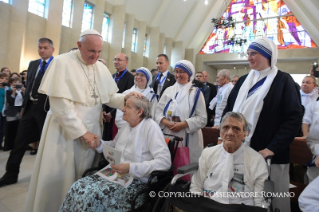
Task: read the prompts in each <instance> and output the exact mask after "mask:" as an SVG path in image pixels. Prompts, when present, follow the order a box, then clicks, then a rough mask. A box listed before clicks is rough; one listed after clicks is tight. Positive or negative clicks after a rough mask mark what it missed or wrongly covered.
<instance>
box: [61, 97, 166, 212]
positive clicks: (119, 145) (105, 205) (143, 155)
mask: <svg viewBox="0 0 319 212" xmlns="http://www.w3.org/2000/svg"><path fill="white" fill-rule="evenodd" d="M123 119H124V120H125V121H126V123H125V124H124V126H123V127H122V128H121V129H120V131H119V132H118V134H117V135H116V136H115V138H114V140H113V141H103V140H101V141H100V140H99V139H95V142H92V143H91V144H90V147H91V148H93V149H96V150H97V151H98V152H102V151H103V145H108V146H110V147H113V148H115V149H116V150H119V151H121V152H122V154H121V161H120V165H110V167H111V168H112V170H113V171H114V172H117V173H118V174H120V175H124V174H129V175H130V176H131V177H133V179H134V180H133V181H132V183H131V184H130V185H129V186H128V187H127V188H124V187H123V186H122V185H119V184H116V183H114V182H111V181H108V180H106V179H104V178H102V177H100V176H99V175H91V176H88V177H85V178H82V179H80V180H78V181H77V182H75V183H74V184H73V185H72V187H71V188H70V190H69V192H68V194H67V196H66V198H65V200H64V202H63V204H62V206H61V208H60V211H61V212H62V211H63V212H65V211H129V210H130V207H131V205H130V204H131V202H132V200H133V197H134V194H135V193H136V192H137V191H139V190H141V189H143V188H146V182H147V180H148V177H149V175H150V174H151V172H152V171H155V170H168V169H169V168H170V166H171V155H170V152H169V150H168V147H167V145H166V143H165V140H164V136H163V133H162V131H161V129H160V128H159V126H158V125H157V124H156V123H155V122H154V121H153V120H152V119H151V118H150V103H149V100H148V99H147V98H145V97H142V98H137V97H135V96H131V97H129V98H128V99H127V101H126V103H125V107H124V108H123ZM142 203H143V198H139V199H138V200H137V205H136V206H137V207H139V206H140V205H141V204H142Z"/></svg>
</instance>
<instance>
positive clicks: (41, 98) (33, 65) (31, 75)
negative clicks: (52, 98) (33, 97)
mask: <svg viewBox="0 0 319 212" xmlns="http://www.w3.org/2000/svg"><path fill="white" fill-rule="evenodd" d="M39 65H40V59H39V60H34V61H31V62H30V64H29V67H28V76H27V84H26V90H25V96H24V101H23V105H22V107H23V108H25V107H26V105H27V104H28V101H29V100H30V93H31V90H32V85H33V82H34V80H35V75H36V73H37V70H38V67H39ZM38 105H39V108H41V109H40V110H39V113H43V114H46V111H48V110H49V109H50V104H49V98H48V99H47V95H45V94H41V93H39V94H38ZM44 105H45V109H44ZM25 112H26V111H25V110H23V114H24V113H25Z"/></svg>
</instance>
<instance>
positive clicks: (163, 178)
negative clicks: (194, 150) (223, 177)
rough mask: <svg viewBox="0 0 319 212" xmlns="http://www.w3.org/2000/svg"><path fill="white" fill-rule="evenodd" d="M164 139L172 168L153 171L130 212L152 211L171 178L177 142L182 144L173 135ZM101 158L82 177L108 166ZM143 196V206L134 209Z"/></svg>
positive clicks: (135, 198)
mask: <svg viewBox="0 0 319 212" xmlns="http://www.w3.org/2000/svg"><path fill="white" fill-rule="evenodd" d="M164 137H165V142H166V143H167V146H168V149H169V152H170V154H171V162H172V166H171V168H170V169H169V170H167V171H153V172H152V173H151V174H150V176H149V178H148V182H147V188H145V189H142V190H140V191H138V192H137V193H136V194H135V196H134V198H133V201H132V203H131V210H130V212H136V211H142V212H147V211H152V209H153V206H154V205H155V203H156V200H157V198H158V195H157V194H158V192H159V191H161V190H163V189H164V187H165V186H166V185H167V184H169V182H170V181H171V180H172V178H173V176H174V175H173V161H174V158H175V154H176V151H177V147H178V144H179V142H182V140H183V139H182V138H180V137H177V136H174V135H169V134H164ZM101 155H102V158H101V160H100V162H99V165H98V166H97V167H93V168H90V169H87V170H86V171H85V172H84V173H83V174H82V177H86V176H88V175H91V174H94V173H95V172H97V171H99V170H101V169H103V168H104V167H105V166H107V165H108V162H107V160H106V159H105V158H104V156H103V153H102V154H101ZM151 191H152V192H155V196H154V197H152V198H150V195H149V193H150V192H151ZM143 194H144V204H143V205H142V206H140V207H138V208H136V200H137V198H138V197H139V196H140V195H143Z"/></svg>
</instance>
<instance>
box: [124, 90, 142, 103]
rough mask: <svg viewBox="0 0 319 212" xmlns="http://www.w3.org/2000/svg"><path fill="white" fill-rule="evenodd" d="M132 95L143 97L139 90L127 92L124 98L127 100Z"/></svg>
mask: <svg viewBox="0 0 319 212" xmlns="http://www.w3.org/2000/svg"><path fill="white" fill-rule="evenodd" d="M130 96H135V97H137V98H142V97H143V94H141V93H137V92H134V91H133V92H131V93H129V94H127V95H126V96H125V97H124V100H125V101H126V100H127V99H128V98H129V97H130Z"/></svg>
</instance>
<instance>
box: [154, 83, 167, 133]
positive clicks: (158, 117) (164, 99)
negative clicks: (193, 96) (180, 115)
mask: <svg viewBox="0 0 319 212" xmlns="http://www.w3.org/2000/svg"><path fill="white" fill-rule="evenodd" d="M169 90H170V89H169V88H167V89H166V90H165V91H164V93H163V95H162V97H161V98H160V101H159V102H158V104H157V105H156V109H155V118H154V121H155V122H156V123H157V124H158V125H159V126H160V128H161V129H163V128H164V127H165V125H164V124H162V123H161V120H162V119H163V118H165V116H164V115H163V111H164V108H165V106H166V104H167V102H168V101H169V99H168V98H169V97H168V96H167V95H166V93H167V92H168V91H169Z"/></svg>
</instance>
